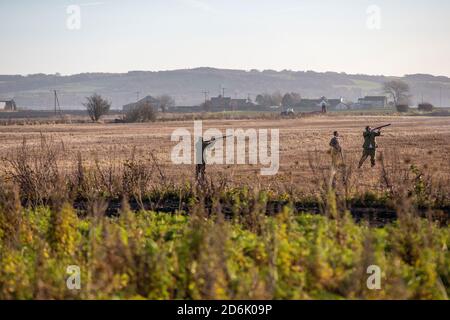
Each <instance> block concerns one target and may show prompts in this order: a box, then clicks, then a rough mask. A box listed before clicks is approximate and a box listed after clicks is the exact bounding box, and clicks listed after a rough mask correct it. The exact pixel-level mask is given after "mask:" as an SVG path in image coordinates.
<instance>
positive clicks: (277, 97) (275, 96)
mask: <svg viewBox="0 0 450 320" xmlns="http://www.w3.org/2000/svg"><path fill="white" fill-rule="evenodd" d="M271 98H272V99H271V100H272V101H271V102H272V103H271V105H272V106H280V105H281V101H282V100H283V96H282V95H281V93H280V92H278V91H277V92H274V93H272V97H271Z"/></svg>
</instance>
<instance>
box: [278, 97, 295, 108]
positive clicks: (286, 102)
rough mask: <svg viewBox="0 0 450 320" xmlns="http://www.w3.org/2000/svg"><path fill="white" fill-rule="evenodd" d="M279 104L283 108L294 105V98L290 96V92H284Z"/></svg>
mask: <svg viewBox="0 0 450 320" xmlns="http://www.w3.org/2000/svg"><path fill="white" fill-rule="evenodd" d="M281 105H282V106H283V107H284V108H287V107H293V106H294V99H293V98H292V95H291V94H290V93H286V94H285V95H284V96H283V99H282V100H281Z"/></svg>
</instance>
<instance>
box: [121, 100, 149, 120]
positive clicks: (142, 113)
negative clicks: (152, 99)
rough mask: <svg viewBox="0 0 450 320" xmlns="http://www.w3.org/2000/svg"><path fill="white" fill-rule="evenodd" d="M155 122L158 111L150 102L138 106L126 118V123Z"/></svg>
mask: <svg viewBox="0 0 450 320" xmlns="http://www.w3.org/2000/svg"><path fill="white" fill-rule="evenodd" d="M155 120H156V111H155V109H154V108H153V106H152V105H151V104H150V103H148V102H144V103H141V104H138V105H137V106H136V107H134V108H132V109H131V110H130V111H128V112H127V113H126V114H125V117H124V121H125V122H149V121H152V122H153V121H155Z"/></svg>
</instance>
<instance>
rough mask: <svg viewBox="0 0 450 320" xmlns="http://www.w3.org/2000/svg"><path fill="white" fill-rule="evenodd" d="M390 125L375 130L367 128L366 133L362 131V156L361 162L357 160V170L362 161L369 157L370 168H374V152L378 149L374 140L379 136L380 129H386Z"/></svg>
mask: <svg viewBox="0 0 450 320" xmlns="http://www.w3.org/2000/svg"><path fill="white" fill-rule="evenodd" d="M390 125H391V124H386V125H384V126H379V127H376V128H373V129H372V128H371V127H369V126H367V127H366V131H364V133H363V136H364V144H363V154H362V157H361V160H359V165H358V168H361V167H362V165H363V163H364V161H366V159H367V158H368V157H369V156H370V164H371V165H372V167H374V166H375V152H376V148H377V147H378V146H377V144H376V142H375V138H376V137H379V136H381V129H382V128H384V127H388V126H390Z"/></svg>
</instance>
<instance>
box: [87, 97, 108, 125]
mask: <svg viewBox="0 0 450 320" xmlns="http://www.w3.org/2000/svg"><path fill="white" fill-rule="evenodd" d="M86 100H87V102H85V103H83V106H85V107H86V110H87V113H88V115H89V117H90V118H91V120H92V121H94V122H96V121H98V120H100V118H101V117H102V116H104V115H105V114H107V113H108V112H109V109H110V108H111V102H109V101H107V100H105V99H103V98H102V97H101V96H100V95H99V94H97V93H94V94H93V95H92V96H90V97H86Z"/></svg>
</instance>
